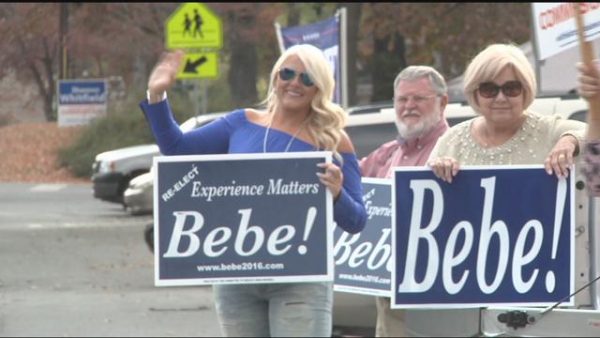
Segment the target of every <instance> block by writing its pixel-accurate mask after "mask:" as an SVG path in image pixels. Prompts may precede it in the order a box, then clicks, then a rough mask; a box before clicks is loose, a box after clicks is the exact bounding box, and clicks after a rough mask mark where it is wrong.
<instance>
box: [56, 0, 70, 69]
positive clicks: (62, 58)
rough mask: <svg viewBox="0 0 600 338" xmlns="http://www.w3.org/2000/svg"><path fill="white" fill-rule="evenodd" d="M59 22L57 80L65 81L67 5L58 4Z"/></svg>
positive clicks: (67, 25) (67, 28)
mask: <svg viewBox="0 0 600 338" xmlns="http://www.w3.org/2000/svg"><path fill="white" fill-rule="evenodd" d="M59 6H60V7H59V19H58V20H59V22H58V43H59V49H58V52H59V53H58V54H59V56H58V59H59V61H58V62H59V67H58V78H59V79H66V78H67V77H68V67H67V33H68V30H69V20H68V19H69V7H68V3H66V2H61V3H59Z"/></svg>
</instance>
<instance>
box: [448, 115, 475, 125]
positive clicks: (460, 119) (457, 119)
mask: <svg viewBox="0 0 600 338" xmlns="http://www.w3.org/2000/svg"><path fill="white" fill-rule="evenodd" d="M472 118H473V116H463V117H451V118H448V125H450V127H452V126H454V125H456V124H459V123H461V122H463V121H466V120H470V119H472Z"/></svg>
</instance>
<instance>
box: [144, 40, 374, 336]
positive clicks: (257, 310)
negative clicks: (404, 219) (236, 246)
mask: <svg viewBox="0 0 600 338" xmlns="http://www.w3.org/2000/svg"><path fill="white" fill-rule="evenodd" d="M182 58H183V54H182V52H173V53H167V54H166V56H165V57H163V58H162V60H161V61H160V62H159V63H158V64H157V66H156V67H155V68H154V70H153V71H152V74H151V75H150V79H149V81H148V100H144V101H143V102H142V103H141V104H140V106H141V108H142V110H143V111H144V113H145V115H146V117H147V119H148V121H149V123H150V127H151V129H152V132H153V134H154V137H155V138H156V140H157V143H158V145H159V147H160V150H161V152H162V153H163V154H165V155H185V154H223V153H270V152H302V151H316V150H329V151H332V152H333V154H334V159H335V160H334V162H335V163H330V164H326V163H322V164H321V165H320V166H321V169H319V168H315V174H316V175H317V176H318V177H319V179H320V181H321V182H322V183H323V185H324V186H326V187H327V188H328V189H329V190H330V191H331V192H332V195H333V197H334V207H333V209H334V220H335V221H336V223H337V225H338V226H340V227H341V228H342V229H344V230H346V231H348V232H351V233H356V232H359V231H360V230H362V228H363V227H364V225H365V221H366V212H365V207H364V204H363V202H362V186H361V182H360V179H361V176H360V170H359V167H358V161H357V158H356V155H355V153H354V148H353V145H352V143H351V141H350V139H349V138H348V136H347V135H346V133H345V132H344V130H343V128H344V124H345V112H344V111H343V109H342V108H341V107H340V106H338V105H337V104H335V103H333V102H332V101H331V98H332V97H333V89H334V78H333V71H332V70H331V68H330V66H329V63H328V61H327V59H326V58H325V56H324V55H323V53H322V52H321V51H320V50H319V49H318V48H316V47H313V46H311V45H297V46H294V47H291V48H289V49H288V50H286V51H285V52H284V53H283V54H282V55H281V56H280V57H279V59H278V60H277V62H276V63H275V65H274V67H273V70H272V71H271V75H270V83H269V90H268V94H267V97H266V99H265V101H264V106H265V107H264V108H265V109H264V110H259V109H252V108H246V109H237V110H234V111H233V112H231V113H229V114H228V115H226V116H224V117H223V118H220V119H218V120H216V121H214V122H212V123H210V124H208V125H206V126H203V127H201V128H198V129H195V130H193V131H190V132H187V133H185V134H184V133H182V132H181V130H180V129H179V127H178V125H177V123H176V122H175V121H174V119H173V115H172V113H171V110H170V107H169V103H168V100H167V99H166V91H167V90H168V89H169V88H171V87H172V85H173V84H174V83H175V77H176V75H177V72H178V70H179V69H180V65H181V62H182ZM319 171H321V172H319ZM213 290H214V297H215V300H216V310H217V314H218V317H219V321H220V324H221V329H222V331H223V334H224V335H225V336H234V337H239V336H254V337H270V336H283V337H291V336H304V337H325V336H327V337H329V336H331V329H332V313H331V312H332V306H333V304H332V302H333V285H332V283H331V282H305V283H279V284H277V283H274V284H236V285H230V284H228V285H214V287H213Z"/></svg>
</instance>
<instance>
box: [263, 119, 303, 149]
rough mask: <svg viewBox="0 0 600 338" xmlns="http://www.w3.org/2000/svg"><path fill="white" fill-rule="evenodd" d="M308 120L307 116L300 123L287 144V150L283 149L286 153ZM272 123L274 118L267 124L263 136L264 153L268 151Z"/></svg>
mask: <svg viewBox="0 0 600 338" xmlns="http://www.w3.org/2000/svg"><path fill="white" fill-rule="evenodd" d="M306 121H308V119H307V118H306V119H304V121H302V123H301V124H300V127H298V130H296V132H295V133H294V135H293V136H292V138H291V139H290V141H289V142H288V144H287V146H286V147H285V150H284V151H283V152H284V153H287V152H288V150H290V146H291V145H292V142H294V140H295V139H296V137H297V136H298V134H300V131H301V130H302V128H304V124H305V123H306ZM271 123H273V119H271V121H269V124H268V125H267V129H266V130H265V137H264V138H263V153H266V152H267V139H268V138H269V130H270V129H271Z"/></svg>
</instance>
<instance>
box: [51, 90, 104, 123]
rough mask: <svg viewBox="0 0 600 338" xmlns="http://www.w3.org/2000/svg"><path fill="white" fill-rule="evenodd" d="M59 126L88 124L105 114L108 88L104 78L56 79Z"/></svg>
mask: <svg viewBox="0 0 600 338" xmlns="http://www.w3.org/2000/svg"><path fill="white" fill-rule="evenodd" d="M57 91H58V95H57V97H58V116H57V120H58V121H57V122H58V126H59V127H67V126H75V125H82V124H89V123H90V122H91V121H92V120H94V119H96V118H99V117H103V116H106V109H107V108H106V107H107V104H108V88H107V85H106V81H105V80H104V79H99V80H93V79H80V80H59V81H58V88H57Z"/></svg>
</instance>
